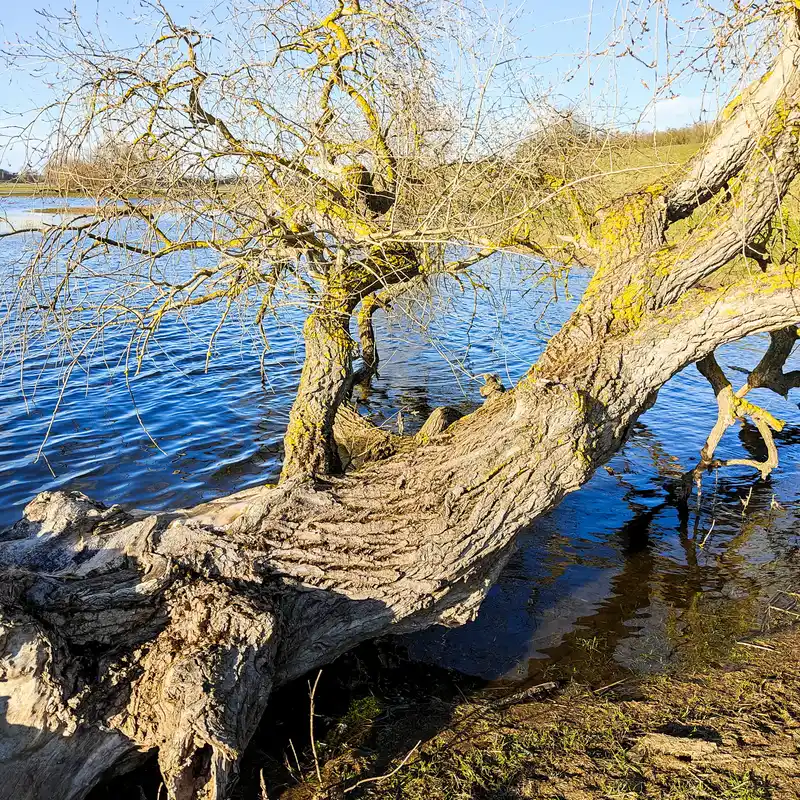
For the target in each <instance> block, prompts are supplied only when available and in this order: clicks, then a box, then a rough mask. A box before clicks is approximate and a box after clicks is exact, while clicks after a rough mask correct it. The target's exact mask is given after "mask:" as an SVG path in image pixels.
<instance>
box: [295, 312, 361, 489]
mask: <svg viewBox="0 0 800 800" xmlns="http://www.w3.org/2000/svg"><path fill="white" fill-rule="evenodd" d="M352 307H353V303H352V302H348V301H347V300H342V301H339V302H334V301H332V300H328V299H326V300H325V301H324V302H323V304H322V305H321V306H320V307H319V308H318V309H316V310H315V311H314V312H312V313H311V314H310V315H309V317H308V319H307V320H306V323H305V325H304V326H303V341H304V344H305V360H304V362H303V371H302V373H301V375H300V385H299V387H298V389H297V396H296V397H295V401H294V403H293V405H292V409H291V411H290V413H289V425H288V427H287V428H286V434H285V435H284V439H283V446H284V452H285V455H284V461H283V470H282V472H281V480H285V479H286V478H290V477H292V476H294V475H311V476H313V475H329V474H334V473H337V472H339V471H340V470H341V462H340V460H339V453H338V450H337V447H336V441H335V439H334V435H333V423H334V420H335V418H336V411H337V409H338V408H339V405H340V403H341V402H342V400H343V399H344V397H345V394H346V393H347V389H348V384H349V378H350V376H351V373H352V369H353V346H354V344H353V340H352V338H351V337H350V315H351V313H352Z"/></svg>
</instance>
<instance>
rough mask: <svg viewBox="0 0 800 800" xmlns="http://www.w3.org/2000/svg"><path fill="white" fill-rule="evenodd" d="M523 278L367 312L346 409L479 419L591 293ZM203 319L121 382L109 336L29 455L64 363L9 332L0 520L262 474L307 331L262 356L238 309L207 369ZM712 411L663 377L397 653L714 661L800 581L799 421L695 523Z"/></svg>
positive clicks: (291, 334) (165, 494)
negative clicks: (437, 620) (637, 416)
mask: <svg viewBox="0 0 800 800" xmlns="http://www.w3.org/2000/svg"><path fill="white" fill-rule="evenodd" d="M37 202H39V203H40V205H41V206H42V207H43V206H46V205H47V204H50V205H52V203H53V201H52V200H48V199H43V200H41V201H37ZM75 202H76V203H80V202H81V201H80V200H78V201H75ZM26 203H27V204H28V206H29V205H30V201H26V200H24V199H18V198H17V199H6V200H3V201H2V209H4V210H5V211H7V212H10V213H11V214H14V213H18V212H20V213H21V212H22V211H24V209H25V208H26ZM24 247H25V245H24V243H20V242H19V241H18V240H9V239H6V240H2V241H0V256H2V258H3V260H4V263H3V266H2V267H1V268H0V300H2V298H3V297H5V295H3V294H2V292H8V291H13V283H14V275H15V270H18V269H19V268H20V264H22V263H23V258H24V252H23V250H24ZM524 269H525V266H524V264H515V263H508V264H505V265H503V266H502V267H501V265H498V264H492V265H490V266H489V267H488V268H487V274H486V276H485V280H486V281H490V282H491V283H492V285H493V287H494V289H495V291H494V293H493V295H492V296H487V295H485V294H477V295H474V294H472V293H470V292H468V291H464V290H462V288H461V287H458V286H454V285H443V286H441V287H439V289H438V292H437V293H436V295H435V298H434V300H433V301H424V300H422V299H419V298H417V299H413V300H412V301H410V303H409V310H411V311H413V313H414V316H415V317H417V318H418V320H419V321H420V322H421V323H422V324H421V325H412V324H410V323H409V322H408V320H407V318H406V317H404V315H403V313H402V311H403V309H402V308H400V309H398V310H397V311H395V312H394V313H393V314H392V315H390V316H389V317H388V318H387V317H386V316H385V315H383V314H379V315H378V316H377V317H376V326H377V332H378V339H379V342H380V344H381V366H380V375H379V377H378V379H377V380H376V381H375V382H374V383H373V384H372V386H371V387H369V389H368V390H366V391H364V392H363V394H362V395H361V396H360V404H361V408H362V410H363V411H365V412H366V413H368V414H371V415H372V416H373V417H374V418H375V419H377V420H378V421H386V424H387V425H389V426H396V425H397V415H398V412H400V413H402V417H403V424H404V428H405V431H406V432H413V431H414V430H415V429H416V428H418V427H419V426H420V425H421V424H422V422H423V420H424V419H425V418H426V417H427V415H428V414H429V413H430V411H431V410H432V409H433V408H435V407H437V406H440V405H455V406H458V407H461V408H462V410H465V411H466V410H469V409H470V408H472V407H474V406H475V405H476V404H477V402H478V401H479V399H480V398H479V395H478V386H479V381H478V379H477V377H476V376H479V375H481V374H482V373H484V372H496V373H498V374H499V375H500V376H501V378H502V380H503V382H504V383H506V384H507V385H509V384H512V383H513V382H515V381H516V380H517V379H518V378H519V377H520V376H521V375H522V374H523V373H524V371H525V370H526V369H527V368H528V366H529V365H530V363H531V362H532V361H534V360H535V358H536V357H537V355H538V354H539V353H540V352H541V350H542V348H543V347H544V345H545V343H546V341H547V339H548V338H549V336H550V335H551V334H552V333H553V331H554V330H556V329H557V328H558V327H559V326H560V325H561V323H562V322H563V321H564V319H566V317H567V316H568V315H569V313H570V312H571V311H572V309H573V308H574V306H575V304H576V303H577V299H578V297H579V296H580V293H581V291H582V289H583V287H584V285H585V283H586V276H585V275H581V274H580V273H574V274H573V276H572V277H571V280H570V291H571V294H564V293H562V294H561V296H560V297H559V299H558V301H557V302H554V301H553V294H552V291H551V287H550V286H540V285H537V284H536V283H535V282H533V281H524V280H523V277H524V276H523V275H522V271H523V270H524ZM562 288H563V287H562ZM474 309H477V311H478V314H477V316H475V317H474V318H472V312H473V310H474ZM0 313H2V312H1V311H0ZM216 319H217V317H216V310H215V309H213V308H210V307H207V308H203V309H201V310H199V311H198V313H197V314H196V315H195V316H194V317H193V319H192V323H191V326H189V325H184V324H183V323H182V322H180V321H174V320H173V321H167V322H166V323H165V324H164V327H163V328H162V330H161V333H160V335H159V338H158V341H157V342H156V346H155V347H153V348H152V349H151V352H150V355H149V357H148V358H147V360H146V361H145V363H144V366H143V370H142V373H141V375H140V376H138V377H137V378H135V379H134V380H132V381H131V383H130V386H127V385H126V383H125V381H124V380H123V370H124V362H123V361H121V360H120V353H121V352H122V350H123V349H124V346H125V344H126V343H127V338H126V337H127V334H125V333H124V332H121V331H110V332H109V333H108V335H107V336H106V337H105V339H104V340H103V346H102V348H101V349H100V350H99V351H98V353H97V354H96V357H95V358H94V359H93V361H92V362H91V363H87V364H86V365H84V370H83V371H82V372H81V373H80V376H79V377H76V378H75V379H74V380H73V381H72V382H71V384H70V385H69V386H68V388H67V390H66V392H65V393H64V396H63V399H62V401H61V407H60V410H59V414H58V415H57V416H56V418H55V421H54V422H53V423H52V428H51V429H50V432H49V436H48V439H47V442H46V444H45V446H44V447H43V448H42V454H41V457H40V458H38V460H37V458H36V456H37V452H38V450H39V448H40V446H41V445H42V442H43V440H44V438H45V433H46V432H47V430H48V426H50V424H51V414H52V411H53V408H54V407H55V405H56V403H57V402H58V398H59V395H60V392H61V389H62V387H61V385H60V383H59V374H60V373H59V359H58V353H53V352H49V353H48V352H45V351H44V350H42V351H36V350H34V351H31V352H27V353H24V354H23V353H20V352H19V351H17V350H15V349H13V348H11V347H10V346H9V344H8V342H7V341H5V340H3V341H2V347H3V360H2V364H0V422H1V424H2V427H0V525H2V524H5V523H8V522H11V521H13V520H14V519H16V518H17V517H18V516H19V514H20V512H21V509H22V507H23V505H24V503H25V502H27V500H29V499H30V498H31V497H32V496H33V495H34V494H35V493H36V492H39V491H41V490H43V489H50V488H54V487H57V486H70V487H72V488H76V489H81V490H82V491H85V492H87V493H88V494H90V495H93V496H95V497H98V498H102V499H105V500H108V501H113V502H121V503H125V504H128V505H131V506H135V507H140V508H146V509H153V510H158V509H164V508H167V507H175V506H186V505H191V504H194V503H198V502H200V501H202V500H205V499H209V498H211V497H215V496H220V495H223V494H226V493H230V492H233V491H236V490H239V489H242V488H246V487H247V486H250V485H253V484H256V483H260V482H263V481H267V480H270V479H273V478H274V477H275V476H276V475H277V472H278V470H279V466H280V460H281V456H282V446H281V437H282V433H283V430H284V428H285V425H286V420H287V415H288V409H289V405H290V403H291V400H292V397H293V392H294V387H295V386H296V384H297V381H298V378H299V371H300V363H301V355H302V344H301V341H300V338H299V326H300V324H301V321H302V320H301V319H300V317H299V316H298V315H297V314H296V313H294V312H292V311H291V310H288V311H287V312H286V313H284V314H283V315H282V316H281V317H280V318H279V319H275V320H273V321H272V322H271V328H270V330H269V340H270V349H269V350H268V351H267V352H266V353H264V352H262V350H261V347H260V345H259V344H258V342H257V341H256V340H255V338H254V337H253V336H252V335H251V330H250V328H249V327H248V326H249V322H251V320H250V319H249V318H248V317H247V316H246V315H244V316H243V317H242V318H241V319H234V320H232V323H231V324H230V325H228V326H226V327H225V328H223V330H222V332H221V333H220V335H219V338H218V340H217V341H218V347H217V353H216V355H215V358H214V359H213V360H212V362H211V367H210V369H209V370H208V371H207V372H206V370H205V356H206V349H207V343H208V336H209V334H210V331H211V329H212V328H213V326H214V324H215V322H216ZM765 346H766V339H765V337H752V338H751V339H748V340H745V341H743V342H740V343H737V344H735V345H731V346H728V347H726V348H723V351H722V352H721V353H720V355H719V360H720V363H721V364H722V365H723V366H731V365H735V366H738V367H742V368H745V369H746V368H748V367H752V366H754V365H755V363H756V362H757V361H758V360H759V358H760V356H761V354H762V353H763V349H764V348H765ZM23 355H24V361H23ZM262 360H263V372H262V370H261V363H262ZM795 361H796V359H795ZM23 364H24V367H25V368H24V370H23V369H22V366H23ZM732 374H733V373H732ZM76 375H77V374H76ZM752 396H753V400H754V402H758V403H761V404H764V405H766V406H767V407H768V408H769V409H770V410H771V411H773V412H774V413H775V414H776V415H777V416H779V417H782V418H784V419H787V420H789V421H790V423H791V421H792V420H796V419H797V408H796V406H794V405H793V404H792V403H789V402H786V401H784V400H782V399H781V398H778V397H775V396H773V395H770V394H769V393H765V392H753V395H752ZM715 416H716V406H715V403H714V398H713V393H712V392H711V389H710V387H708V386H707V385H706V383H705V381H704V379H702V378H701V377H700V376H699V374H698V373H697V372H696V370H695V369H694V368H693V367H690V368H688V369H687V370H685V371H684V372H683V373H682V374H680V375H678V376H676V377H675V378H674V379H673V380H672V381H671V382H670V383H669V384H668V385H667V386H666V387H664V389H663V390H662V391H661V393H660V396H659V399H658V402H657V403H656V405H655V406H654V407H653V408H652V409H651V410H650V411H649V412H648V413H647V414H646V415H645V416H644V417H643V418H642V420H641V421H640V423H639V424H637V425H636V427H635V430H634V433H633V435H632V438H631V441H630V442H629V444H628V445H627V446H626V447H625V449H624V450H623V451H622V452H621V453H620V454H619V455H618V456H617V457H616V458H615V459H614V460H613V461H612V462H611V463H610V464H609V469H608V470H600V471H598V473H597V475H595V477H594V478H593V479H592V480H591V481H590V482H589V484H588V485H587V486H585V487H584V488H583V489H582V490H581V491H580V492H578V493H575V494H573V495H570V496H569V497H567V498H566V499H565V500H564V502H563V503H562V504H561V506H559V508H557V509H556V510H555V511H553V512H552V513H551V514H549V515H548V516H547V517H545V518H543V519H541V520H539V521H538V522H537V524H536V525H535V526H534V527H533V528H532V529H531V530H529V531H526V532H525V533H524V534H523V535H522V536H521V537H520V541H519V548H518V550H517V551H516V553H515V555H514V556H513V558H512V559H511V561H510V563H509V564H508V567H507V568H506V570H505V571H504V573H503V575H502V576H501V578H500V580H499V581H498V583H497V584H496V585H495V586H494V587H493V588H492V590H491V591H490V593H489V596H488V598H487V599H486V601H485V602H484V604H483V606H482V607H481V609H480V612H479V615H478V618H477V619H476V620H475V621H474V622H472V623H470V624H468V625H466V626H464V627H462V628H459V629H455V630H444V629H433V630H431V631H427V632H425V633H423V634H420V635H418V636H415V637H412V638H410V639H409V640H408V644H409V648H410V651H411V653H412V655H414V656H415V657H416V658H418V659H422V660H429V661H432V662H435V663H437V664H441V665H445V666H451V667H455V668H457V669H459V670H461V671H463V672H466V673H469V674H472V675H477V676H481V677H486V678H492V679H497V678H510V679H515V680H520V679H521V680H538V679H539V678H540V677H541V676H542V675H543V674H544V673H547V674H553V673H554V672H557V673H562V674H563V673H575V672H577V673H579V674H581V675H583V676H585V677H588V678H590V679H591V680H593V681H595V680H597V679H598V676H600V675H602V674H606V673H607V674H608V675H609V679H610V677H611V676H612V675H613V674H615V671H616V670H618V669H620V668H634V669H641V670H655V669H661V668H663V667H664V666H665V665H669V664H675V663H689V662H692V661H693V660H696V659H708V658H713V657H714V654H715V653H716V652H718V650H719V649H720V648H722V647H723V646H724V645H725V644H726V643H727V642H730V641H731V640H735V638H736V637H737V636H739V635H741V632H742V631H743V630H746V629H747V628H749V627H750V626H751V625H752V624H753V622H754V621H755V620H756V618H757V616H758V612H759V609H760V608H762V607H763V598H764V597H765V596H767V595H768V594H770V593H772V592H773V591H774V590H776V589H786V588H792V587H794V586H796V585H797V583H798V582H799V581H798V576H800V563H798V553H800V548H799V547H798V545H800V542H798V538H797V534H796V533H795V531H796V530H797V527H798V526H797V522H798V513H800V512H799V511H798V508H800V498H799V497H798V480H797V474H798V473H797V461H798V458H800V448H798V447H796V446H795V445H797V444H798V443H800V427H798V425H797V424H789V425H787V426H786V427H785V428H784V430H783V431H782V432H781V433H777V434H775V440H776V443H777V444H778V447H779V449H780V455H781V465H780V467H779V469H778V470H776V471H775V472H774V473H773V474H772V475H771V476H770V477H769V478H768V479H767V480H766V481H762V480H756V478H757V475H755V474H754V473H753V471H752V470H747V469H741V470H738V471H737V470H730V471H726V472H725V473H724V474H720V475H718V476H717V475H713V474H712V475H709V476H707V477H706V481H705V491H704V495H703V502H702V507H701V508H700V509H699V513H698V510H697V509H696V508H695V507H694V505H693V504H690V505H689V506H686V505H685V504H684V503H682V502H681V492H680V491H679V487H680V476H681V475H682V473H683V472H684V471H685V470H686V469H688V468H689V467H691V466H693V465H694V463H695V461H696V458H697V453H698V451H699V449H700V447H701V445H702V443H703V441H704V439H705V437H706V435H707V434H708V431H709V430H710V428H711V426H712V425H713V423H714V420H715ZM143 426H144V427H146V432H145V430H144V429H143ZM154 442H155V444H154ZM726 449H727V451H728V452H730V453H733V452H734V451H740V452H741V451H743V452H744V453H746V454H749V455H750V456H751V457H754V458H758V459H761V458H763V456H764V452H763V444H762V442H761V440H760V438H759V436H758V434H757V432H756V431H755V429H753V428H752V427H750V426H744V427H742V428H740V429H738V431H737V430H736V429H733V428H732V429H731V430H730V431H729V432H728V433H727V434H726V437H725V439H724V440H723V443H722V445H721V451H720V452H724V451H725V450H726ZM751 490H752V491H751ZM743 502H746V503H747V508H746V509H744V508H743ZM712 525H713V529H712ZM709 531H710V534H709Z"/></svg>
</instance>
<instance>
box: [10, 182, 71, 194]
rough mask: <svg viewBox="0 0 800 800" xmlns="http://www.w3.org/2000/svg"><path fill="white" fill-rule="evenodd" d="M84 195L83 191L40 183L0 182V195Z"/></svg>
mask: <svg viewBox="0 0 800 800" xmlns="http://www.w3.org/2000/svg"><path fill="white" fill-rule="evenodd" d="M54 196H58V197H85V193H84V192H70V191H65V190H63V189H56V188H53V187H52V186H46V185H45V184H42V183H15V182H14V181H7V182H2V183H0V197H54Z"/></svg>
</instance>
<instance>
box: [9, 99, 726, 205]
mask: <svg viewBox="0 0 800 800" xmlns="http://www.w3.org/2000/svg"><path fill="white" fill-rule="evenodd" d="M711 128H712V126H711V125H709V124H707V123H702V122H697V123H694V124H691V125H685V126H682V127H677V128H668V129H665V130H655V131H613V130H607V129H603V128H597V127H593V126H591V125H588V124H586V123H584V122H582V121H581V120H580V119H579V118H577V117H575V116H573V115H571V114H566V115H564V116H563V117H561V118H559V119H558V120H556V121H555V122H554V123H553V124H552V125H550V126H547V127H546V128H542V129H541V130H540V131H538V132H537V133H534V134H531V135H530V136H529V137H526V139H525V140H523V141H522V142H520V143H519V144H518V146H517V147H516V148H515V149H514V151H513V152H512V153H510V154H508V155H506V156H504V157H498V156H487V157H486V158H485V159H482V160H483V161H494V162H496V161H498V160H504V161H512V162H513V161H515V160H518V161H529V160H530V157H531V154H532V151H535V152H542V151H543V150H548V149H550V148H551V147H552V151H554V153H557V152H559V151H560V150H562V145H563V144H564V143H565V141H566V140H569V141H570V143H571V145H572V148H574V147H575V146H576V145H577V146H583V147H586V148H587V149H590V150H598V149H604V148H609V149H612V150H615V151H622V150H625V149H626V148H628V149H633V150H641V151H646V150H647V149H658V148H667V147H674V146H687V145H696V146H698V147H699V146H700V145H702V144H703V142H704V141H706V139H707V138H708V136H709V132H710V130H711ZM572 148H570V149H572ZM551 154H552V153H551ZM152 167H153V165H152V164H151V163H149V162H148V161H147V159H146V158H140V157H139V155H138V153H137V152H136V148H134V147H131V146H130V145H127V144H124V143H123V144H110V145H108V144H107V145H101V146H99V147H98V148H96V149H95V150H94V152H92V153H90V154H88V155H86V156H64V155H60V154H56V155H54V156H52V157H51V158H50V159H49V161H48V162H47V164H46V165H45V166H44V168H43V169H41V170H40V171H38V172H37V171H34V170H30V169H25V170H22V171H20V172H12V171H10V170H5V169H0V182H3V183H25V184H40V185H41V186H42V187H47V188H50V189H53V190H56V191H58V192H81V191H83V192H87V193H98V194H100V193H102V192H103V191H104V190H108V189H110V188H111V187H113V185H114V184H115V183H116V178H117V177H118V176H119V175H120V173H122V172H124V173H125V175H126V178H127V180H126V183H129V181H130V178H131V172H134V173H136V177H138V178H139V180H140V181H141V183H142V188H143V190H144V189H147V188H153V187H154V186H157V185H158V179H157V175H154V174H153V169H152ZM240 180H241V176H238V175H225V176H219V175H216V176H215V175H209V176H193V177H189V176H187V177H185V178H184V180H183V181H182V183H183V185H185V186H186V187H187V188H189V187H191V186H193V185H194V186H198V185H206V186H208V185H217V186H228V185H235V184H236V183H238V182H239V181H240Z"/></svg>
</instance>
